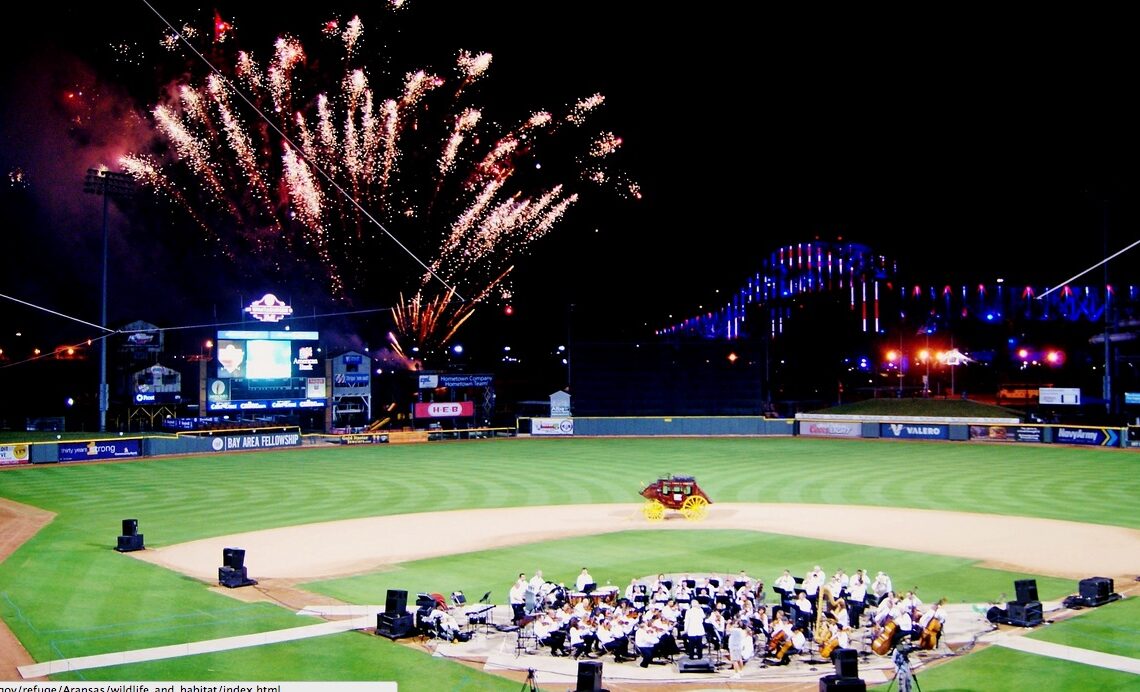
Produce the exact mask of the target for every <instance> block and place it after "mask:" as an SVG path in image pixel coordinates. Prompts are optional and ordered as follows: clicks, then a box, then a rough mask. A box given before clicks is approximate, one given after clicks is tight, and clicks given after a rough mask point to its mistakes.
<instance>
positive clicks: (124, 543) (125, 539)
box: [115, 533, 143, 553]
mask: <svg viewBox="0 0 1140 692" xmlns="http://www.w3.org/2000/svg"><path fill="white" fill-rule="evenodd" d="M142 549H143V537H142V534H141V533H138V534H135V535H133V536H119V544H118V545H116V546H115V550H117V551H119V552H120V553H130V552H134V551H136V550H142Z"/></svg>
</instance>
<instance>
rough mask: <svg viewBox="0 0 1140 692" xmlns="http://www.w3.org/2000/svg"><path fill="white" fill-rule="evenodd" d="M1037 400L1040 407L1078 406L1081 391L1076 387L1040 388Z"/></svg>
mask: <svg viewBox="0 0 1140 692" xmlns="http://www.w3.org/2000/svg"><path fill="white" fill-rule="evenodd" d="M1038 400H1039V401H1040V402H1041V405H1042V406H1056V405H1062V406H1080V405H1081V390H1080V389H1079V388H1077V387H1041V389H1040V393H1039V395H1038Z"/></svg>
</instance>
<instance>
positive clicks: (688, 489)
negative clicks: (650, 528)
mask: <svg viewBox="0 0 1140 692" xmlns="http://www.w3.org/2000/svg"><path fill="white" fill-rule="evenodd" d="M641 496H642V497H644V498H645V506H644V507H643V508H642V510H641V511H642V513H643V514H644V515H645V518H646V519H649V520H650V521H659V520H661V519H664V518H665V510H666V509H675V510H679V511H680V512H681V514H683V515H684V517H685V518H686V519H691V520H694V521H695V520H699V519H704V518H705V516H706V515H708V512H709V505H710V504H712V500H710V499H709V496H708V495H705V491H703V490H701V486H699V485H697V481H696V480H695V479H694V478H693V477H692V476H669V477H668V478H658V479H657V480H656V481H654V482H653V483H651V484H649V485H648V486H646V487H645V489H644V490H642V491H641Z"/></svg>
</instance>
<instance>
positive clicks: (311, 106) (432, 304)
mask: <svg viewBox="0 0 1140 692" xmlns="http://www.w3.org/2000/svg"><path fill="white" fill-rule="evenodd" d="M219 20H220V18H214V26H215V28H216V27H217V26H218V21H219ZM225 26H226V30H225V32H224V37H225V39H226V40H225V41H224V43H223V42H222V41H221V40H219V39H217V36H218V32H217V31H214V32H212V33H211V32H185V33H184V34H183V35H182V36H181V37H177V38H172V37H167V38H166V39H165V40H164V41H163V42H162V45H164V46H167V47H169V48H170V49H171V50H172V51H174V50H175V49H176V48H177V47H178V46H179V45H180V44H181V43H183V41H184V40H191V39H192V38H193V37H201V36H210V35H212V36H214V37H215V40H214V43H213V45H212V46H210V47H209V49H210V51H211V55H212V56H213V57H212V60H213V67H214V69H215V71H214V72H206V71H205V70H204V69H203V68H202V67H201V66H198V67H197V69H195V66H194V63H193V61H192V60H189V61H188V63H187V64H188V70H187V72H186V74H188V75H191V76H188V77H185V78H183V79H180V80H179V82H178V84H176V85H175V88H170V89H166V90H165V93H167V94H172V95H173V96H171V97H168V98H167V99H166V100H164V101H163V102H162V103H159V104H158V105H156V106H155V107H154V108H153V109H152V117H153V123H154V127H155V129H156V131H157V132H159V133H160V134H161V141H162V143H163V146H162V148H156V149H155V150H154V151H149V152H137V153H134V154H131V155H129V156H127V157H125V158H124V159H123V162H122V163H123V165H124V166H125V169H126V170H127V171H129V172H131V173H132V174H134V175H135V177H136V178H137V179H138V180H139V181H140V182H141V183H143V184H145V185H148V186H150V187H151V188H152V189H154V190H155V192H157V193H159V194H160V195H163V196H165V197H166V198H167V199H169V200H171V201H173V202H174V203H176V204H177V205H178V206H180V207H184V208H185V209H187V210H189V212H190V214H189V217H190V218H191V219H192V220H193V221H194V223H195V224H197V226H198V228H199V229H200V231H201V235H202V238H203V239H204V240H205V241H206V242H208V243H210V244H211V245H212V246H213V247H214V250H215V254H218V255H223V256H225V257H228V258H230V259H233V260H235V261H237V262H250V263H256V264H260V265H264V266H268V267H271V268H272V269H273V270H274V272H275V273H276V278H277V279H278V280H282V281H284V280H287V279H288V278H289V277H296V276H297V274H298V270H300V275H301V276H302V277H305V278H308V279H311V280H319V281H320V282H321V283H322V284H323V286H324V289H325V291H326V292H327V294H328V295H329V296H331V297H332V298H334V299H336V300H339V301H344V302H346V303H354V304H375V303H377V302H381V303H383V302H389V303H392V302H396V303H397V307H396V308H394V309H393V318H394V321H395V323H396V332H397V335H398V337H399V338H400V339H401V340H403V341H405V342H410V343H413V344H415V345H417V346H419V347H421V348H425V349H428V350H430V349H432V348H438V347H442V346H443V345H444V344H446V343H447V342H448V341H449V340H450V339H451V338H452V336H453V335H454V334H455V332H456V330H458V329H459V327H460V326H461V325H462V324H463V323H464V322H465V321H466V320H467V319H468V318H469V317H470V316H471V314H472V312H473V310H474V309H475V307H476V306H477V305H479V304H481V303H483V302H486V301H489V300H493V299H494V298H495V297H496V295H497V291H496V289H497V287H499V286H500V284H502V282H503V281H504V279H505V278H506V277H507V275H508V274H509V273H510V271H511V268H512V266H513V264H512V263H513V262H514V261H515V260H516V258H517V256H518V255H519V254H520V253H521V252H522V251H523V250H524V249H525V248H526V247H527V246H528V245H530V244H531V243H533V242H535V241H536V240H538V239H540V238H542V237H543V236H545V235H546V234H548V233H549V232H550V231H551V230H552V229H554V228H555V227H556V226H557V225H558V223H559V222H560V221H561V220H562V219H563V218H564V217H565V215H566V213H567V212H568V210H569V209H570V208H571V207H573V206H574V205H575V203H576V202H577V201H578V199H579V195H580V194H581V191H582V190H581V189H580V188H585V187H587V186H607V185H608V186H610V189H611V191H612V190H614V189H615V188H614V185H615V181H624V180H625V179H624V178H623V177H622V176H620V175H611V174H609V173H608V172H607V167H608V160H609V159H610V158H611V157H612V156H613V154H614V153H615V152H616V151H617V150H618V149H619V147H620V145H621V139H620V138H619V137H617V136H616V135H614V134H613V133H610V132H600V133H599V132H586V131H585V127H586V125H587V123H588V121H589V119H590V116H591V114H593V113H594V112H595V111H596V110H597V109H598V108H600V107H601V106H602V104H603V103H604V98H603V97H602V96H601V95H600V94H594V95H591V96H588V97H586V98H582V99H579V100H577V101H575V102H573V103H572V104H571V105H570V106H568V107H567V108H565V111H564V112H563V113H561V114H559V113H557V112H556V111H547V110H542V111H537V112H533V113H530V114H528V115H526V116H525V117H523V118H521V119H519V120H518V121H517V124H515V125H513V126H512V125H507V126H504V125H502V124H499V123H496V122H494V121H493V120H492V119H491V118H489V117H487V115H486V109H485V108H481V107H480V106H479V105H477V104H475V103H473V102H472V99H473V96H472V94H473V91H474V89H473V88H472V87H473V85H475V84H476V82H478V81H479V80H481V79H483V78H485V77H486V76H487V74H488V71H489V68H490V65H491V61H492V58H491V55H490V54H487V53H471V52H468V51H459V52H458V54H457V57H456V58H455V62H454V64H453V66H452V67H451V68H450V69H448V70H446V71H439V72H438V73H437V71H433V70H428V69H411V70H407V71H403V72H401V73H399V74H398V75H394V74H387V73H384V74H379V75H378V76H377V77H375V78H374V77H373V76H372V73H371V72H370V67H369V65H367V64H361V63H359V62H357V59H358V56H359V55H361V54H362V53H363V51H362V45H363V44H364V42H365V41H366V38H367V32H366V30H365V26H364V24H363V22H361V20H360V19H359V18H358V17H354V18H352V19H351V20H349V21H347V22H341V21H339V20H333V21H329V22H325V23H323V24H321V25H319V26H317V27H314V32H315V33H316V34H317V36H318V39H319V40H320V41H321V49H322V50H323V51H330V50H331V51H333V52H334V54H335V56H334V57H335V59H332V60H318V59H315V58H314V57H313V56H311V55H310V53H309V51H308V49H307V48H306V46H305V45H304V44H303V43H302V42H301V40H300V39H298V38H296V37H291V36H282V37H280V38H279V39H278V40H277V41H276V42H275V44H274V46H273V50H272V53H271V55H269V57H268V59H267V60H263V59H259V58H258V56H257V55H256V54H255V53H254V52H251V51H246V50H242V49H240V48H238V47H237V45H236V44H237V43H238V42H239V41H238V36H237V32H236V30H235V29H234V28H233V24H231V23H229V22H227V23H226V24H225ZM191 34H193V36H191ZM262 65H264V67H262ZM328 65H335V66H336V70H335V71H334V72H331V73H330V72H329V71H328V70H327V66H328ZM196 73H197V74H203V75H204V76H202V77H199V78H195V77H194V76H193V75H194V74H196ZM219 73H220V74H219ZM322 85H324V86H323V87H322ZM385 90H390V91H389V93H391V94H392V95H391V96H387V97H385V96H382V95H381V94H382V93H383V92H384V91H385ZM539 157H542V159H541V160H540V158H539ZM558 171H561V174H562V178H563V179H558V178H557V177H556V176H558V175H559V173H558ZM617 185H618V186H619V187H618V188H617V191H618V192H619V193H620V194H622V195H624V196H627V197H637V196H638V191H637V188H636V185H635V184H633V183H630V182H620V183H617ZM259 274H260V275H265V272H259ZM407 292H410V295H411V297H410V298H408V299H405V298H404V295H405V293H407ZM499 293H501V291H500V292H499ZM395 296H399V299H398V301H394V298H395Z"/></svg>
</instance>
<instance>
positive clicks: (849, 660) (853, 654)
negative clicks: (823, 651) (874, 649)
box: [831, 649, 859, 678]
mask: <svg viewBox="0 0 1140 692" xmlns="http://www.w3.org/2000/svg"><path fill="white" fill-rule="evenodd" d="M831 659H832V660H833V661H835V674H836V675H838V676H839V677H841V678H857V677H859V652H858V651H856V650H855V649H836V650H835V653H833V654H831Z"/></svg>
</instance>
